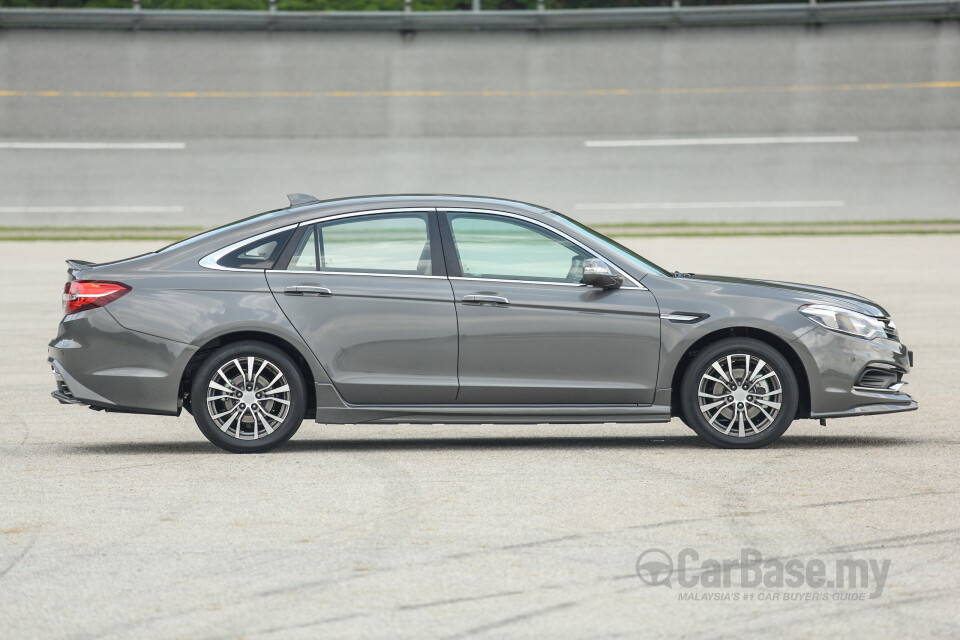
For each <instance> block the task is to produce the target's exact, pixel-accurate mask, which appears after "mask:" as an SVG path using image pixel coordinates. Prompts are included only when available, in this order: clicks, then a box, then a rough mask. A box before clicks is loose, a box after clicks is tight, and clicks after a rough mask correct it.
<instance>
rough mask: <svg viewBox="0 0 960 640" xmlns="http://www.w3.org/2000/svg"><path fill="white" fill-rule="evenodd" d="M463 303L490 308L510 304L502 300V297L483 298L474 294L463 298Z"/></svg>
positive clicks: (504, 299)
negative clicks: (488, 306) (490, 306)
mask: <svg viewBox="0 0 960 640" xmlns="http://www.w3.org/2000/svg"><path fill="white" fill-rule="evenodd" d="M463 302H465V303H467V304H479V305H492V306H499V305H503V306H506V305H508V304H510V301H509V300H507V299H506V298H504V297H503V296H485V295H481V294H476V293H473V294H470V295H468V296H463Z"/></svg>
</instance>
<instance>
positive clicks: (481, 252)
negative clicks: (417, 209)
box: [450, 213, 593, 283]
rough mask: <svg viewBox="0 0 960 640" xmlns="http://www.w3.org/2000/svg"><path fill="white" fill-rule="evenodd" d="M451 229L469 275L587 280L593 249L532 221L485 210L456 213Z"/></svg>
mask: <svg viewBox="0 0 960 640" xmlns="http://www.w3.org/2000/svg"><path fill="white" fill-rule="evenodd" d="M450 229H451V231H452V232H453V240H454V243H455V244H456V247H457V253H458V254H459V256H460V268H461V271H462V272H463V276H464V277H466V278H490V279H496V280H536V281H542V282H570V283H580V282H582V281H583V261H584V260H585V259H587V258H591V257H593V256H591V255H590V254H589V253H587V252H585V251H584V250H583V249H581V248H580V247H578V246H577V245H576V244H574V243H573V242H570V241H569V240H567V239H565V238H563V237H561V236H559V235H557V234H554V233H552V232H550V231H547V230H546V229H543V228H542V227H539V226H537V225H534V224H530V223H528V222H523V221H521V220H515V219H513V218H506V217H503V216H493V215H485V214H473V213H464V214H460V213H457V214H451V215H450Z"/></svg>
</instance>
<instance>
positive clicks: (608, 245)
mask: <svg viewBox="0 0 960 640" xmlns="http://www.w3.org/2000/svg"><path fill="white" fill-rule="evenodd" d="M550 213H551V214H552V215H555V216H557V217H558V218H560V219H561V220H563V221H564V222H566V223H567V224H570V225H572V226H574V227H576V228H577V230H578V231H580V232H581V233H583V234H584V235H586V236H590V238H592V239H593V240H595V241H596V242H597V243H598V244H600V245H601V246H602V247H603V248H604V249H606V250H607V251H608V252H609V255H610V257H611V258H620V259H622V261H623V262H625V263H627V264H630V265H633V266H636V267H638V268H640V269H642V270H644V271H648V272H650V273H658V274H660V275H662V276H669V275H670V274H671V273H672V272H670V271H667V270H666V269H664V268H663V267H661V266H658V265H655V264H654V263H652V262H650V261H649V260H647V259H646V258H644V257H643V256H641V255H640V254H639V253H637V252H635V251H632V250H630V249H628V248H626V247H625V246H623V245H622V244H620V243H619V242H617V241H616V240H611V239H610V238H608V237H607V236H605V235H603V234H602V233H600V232H599V231H594V230H593V229H591V228H590V227H588V226H586V225H584V224H582V223H580V222H577V221H576V220H574V219H573V218H570V217H568V216H565V215H563V214H562V213H557V212H556V211H551V212H550Z"/></svg>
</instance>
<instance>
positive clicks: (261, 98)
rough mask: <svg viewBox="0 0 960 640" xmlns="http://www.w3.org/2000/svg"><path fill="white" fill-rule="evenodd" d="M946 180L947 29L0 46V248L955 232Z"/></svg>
mask: <svg viewBox="0 0 960 640" xmlns="http://www.w3.org/2000/svg"><path fill="white" fill-rule="evenodd" d="M718 139H719V143H718ZM611 142H612V143H615V144H622V143H628V146H604V145H606V144H608V143H611ZM78 143H79V144H80V145H81V146H79V147H78V146H76V145H77V144H78ZM596 143H599V146H598V145H597V144H596ZM636 143H639V144H640V146H635V145H636ZM650 143H656V144H657V145H660V146H650ZM90 144H93V145H106V146H105V147H100V148H98V147H94V148H91V147H90V146H83V145H90ZM24 145H25V146H24ZM71 145H73V146H71ZM117 145H120V146H117ZM124 145H126V146H124ZM157 145H160V146H159V147H158V146H157ZM663 145H665V146H663ZM958 167H960V29H958V28H957V25H956V23H943V24H934V23H918V24H909V23H899V24H880V25H848V26H825V27H822V28H817V29H813V28H801V27H797V28H794V27H787V28H741V29H709V28H705V29H689V30H622V31H578V32H572V33H559V32H558V33H542V34H532V33H430V34H426V33H424V34H417V35H407V36H402V35H400V34H392V33H391V34H387V33H366V34H364V33H323V34H318V33H284V34H281V33H145V32H141V33H112V32H83V31H77V32H58V31H32V30H23V31H4V32H2V33H0V226H7V225H19V226H45V225H60V226H77V225H84V226H110V225H142V226H155V225H158V224H165V225H187V224H199V225H203V226H214V225H217V224H222V223H225V222H228V221H230V220H234V219H236V218H239V217H242V216H246V215H249V214H252V213H254V212H257V211H263V210H268V209H273V208H277V207H280V206H283V205H284V204H285V203H286V200H285V198H284V194H286V193H290V192H306V193H312V194H314V195H317V196H318V197H321V198H328V197H341V196H350V195H357V194H369V193H410V192H428V193H464V194H480V195H495V196H500V197H508V198H514V199H519V200H525V201H530V202H536V203H539V204H543V205H546V206H550V207H553V208H555V209H557V210H559V211H562V212H564V213H568V214H572V215H576V216H578V217H580V218H582V219H584V220H586V221H589V222H612V221H617V222H624V221H628V222H629V221H633V222H649V221H666V222H676V221H693V222H717V221H738V222H750V221H759V222H764V221H822V220H827V221H837V220H894V219H903V218H909V219H943V218H953V219H958V218H960V213H958V211H960V210H958V208H957V204H956V203H957V202H958V201H960V181H958V180H957V179H956V175H957V169H958Z"/></svg>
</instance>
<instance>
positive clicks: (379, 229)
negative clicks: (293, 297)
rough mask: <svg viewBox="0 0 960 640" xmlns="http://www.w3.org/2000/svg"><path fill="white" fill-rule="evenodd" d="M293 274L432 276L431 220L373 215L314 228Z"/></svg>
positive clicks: (298, 253) (296, 256)
mask: <svg viewBox="0 0 960 640" xmlns="http://www.w3.org/2000/svg"><path fill="white" fill-rule="evenodd" d="M288 269H289V270H293V271H334V272H345V273H384V274H398V275H432V274H433V261H432V255H431V247H430V232H429V222H428V217H427V214H426V213H411V214H405V213H404V214H395V213H393V214H382V215H369V216H362V217H356V218H345V219H341V220H332V221H330V222H323V223H319V224H315V225H312V226H311V227H310V229H308V230H307V232H306V233H305V234H304V236H303V238H302V239H301V241H300V246H299V247H297V250H296V252H295V253H294V255H293V257H292V258H291V259H290V265H289V267H288Z"/></svg>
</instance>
